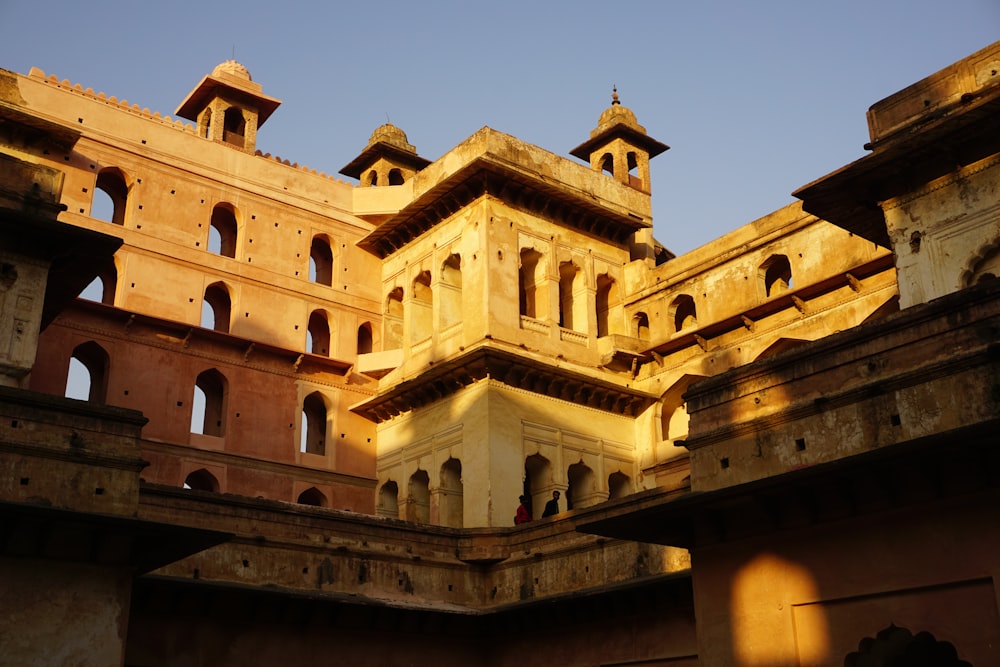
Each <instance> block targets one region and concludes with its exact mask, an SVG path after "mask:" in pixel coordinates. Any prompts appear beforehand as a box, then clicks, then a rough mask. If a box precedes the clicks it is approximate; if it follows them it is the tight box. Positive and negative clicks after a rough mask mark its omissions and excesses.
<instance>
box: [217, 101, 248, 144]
mask: <svg viewBox="0 0 1000 667" xmlns="http://www.w3.org/2000/svg"><path fill="white" fill-rule="evenodd" d="M246 126H247V121H246V118H245V117H244V116H243V110H242V109H240V108H238V107H229V108H228V109H226V113H225V116H224V120H223V126H222V140H223V141H224V142H226V143H227V144H232V145H233V146H239V147H240V148H243V147H244V146H245V145H246Z"/></svg>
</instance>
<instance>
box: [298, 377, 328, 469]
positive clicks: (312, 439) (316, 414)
mask: <svg viewBox="0 0 1000 667" xmlns="http://www.w3.org/2000/svg"><path fill="white" fill-rule="evenodd" d="M326 420H327V416H326V401H325V400H324V399H323V395H322V394H320V393H319V392H318V391H314V392H313V393H311V394H309V395H308V396H306V398H305V400H304V401H302V429H301V435H300V441H299V451H301V452H303V453H305V454H318V455H320V456H322V455H325V454H326Z"/></svg>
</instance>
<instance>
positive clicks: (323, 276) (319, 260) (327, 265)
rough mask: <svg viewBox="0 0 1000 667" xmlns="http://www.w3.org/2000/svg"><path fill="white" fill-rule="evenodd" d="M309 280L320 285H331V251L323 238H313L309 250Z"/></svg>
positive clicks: (327, 242) (328, 243) (326, 240)
mask: <svg viewBox="0 0 1000 667" xmlns="http://www.w3.org/2000/svg"><path fill="white" fill-rule="evenodd" d="M309 280H311V281H312V282H314V283H319V284H320V285H333V251H332V250H330V241H329V240H328V239H326V238H325V237H322V236H315V237H313V240H312V245H311V246H310V248H309Z"/></svg>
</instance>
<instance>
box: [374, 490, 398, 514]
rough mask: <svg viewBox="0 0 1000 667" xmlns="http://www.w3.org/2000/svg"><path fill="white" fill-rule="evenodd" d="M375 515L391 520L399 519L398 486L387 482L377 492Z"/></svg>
mask: <svg viewBox="0 0 1000 667" xmlns="http://www.w3.org/2000/svg"><path fill="white" fill-rule="evenodd" d="M376 513H377V514H378V515H379V516H387V517H391V518H393V519H398V518H399V485H398V484H396V482H393V481H389V482H386V483H385V484H383V485H382V488H380V489H379V490H378V506H377V507H376Z"/></svg>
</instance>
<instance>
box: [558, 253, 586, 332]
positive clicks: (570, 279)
mask: <svg viewBox="0 0 1000 667" xmlns="http://www.w3.org/2000/svg"><path fill="white" fill-rule="evenodd" d="M581 275H582V274H581V272H580V269H579V267H577V265H576V264H574V263H573V262H562V263H561V264H559V326H560V327H562V328H563V329H570V330H572V331H583V327H584V326H585V324H586V321H587V317H586V312H582V313H581V312H578V303H577V298H576V291H577V289H578V287H579V282H580V276H581Z"/></svg>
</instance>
